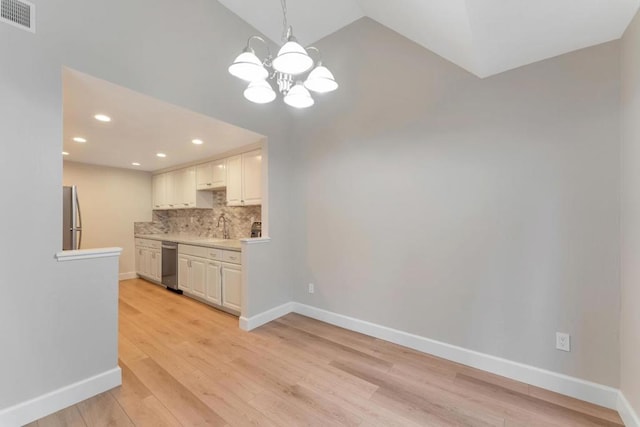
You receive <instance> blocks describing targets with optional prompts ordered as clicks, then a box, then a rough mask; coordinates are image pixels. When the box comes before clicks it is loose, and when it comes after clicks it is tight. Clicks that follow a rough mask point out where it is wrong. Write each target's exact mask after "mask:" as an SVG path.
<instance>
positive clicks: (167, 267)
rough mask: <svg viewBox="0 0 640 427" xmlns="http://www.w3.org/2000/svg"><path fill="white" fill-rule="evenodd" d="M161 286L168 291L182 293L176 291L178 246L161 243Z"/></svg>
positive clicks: (170, 243)
mask: <svg viewBox="0 0 640 427" xmlns="http://www.w3.org/2000/svg"><path fill="white" fill-rule="evenodd" d="M162 284H163V285H165V286H166V287H167V289H169V290H170V291H173V292H177V293H180V294H181V293H182V291H180V290H179V289H178V244H177V243H175V242H162Z"/></svg>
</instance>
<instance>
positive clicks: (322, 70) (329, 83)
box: [304, 65, 338, 93]
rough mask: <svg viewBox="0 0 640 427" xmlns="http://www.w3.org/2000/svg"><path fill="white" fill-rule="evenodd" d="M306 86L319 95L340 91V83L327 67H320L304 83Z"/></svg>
mask: <svg viewBox="0 0 640 427" xmlns="http://www.w3.org/2000/svg"><path fill="white" fill-rule="evenodd" d="M304 86H305V87H306V88H307V89H309V90H312V91H314V92H318V93H326V92H332V91H334V90H336V89H338V83H337V82H336V79H335V78H334V77H333V74H331V71H329V69H328V68H327V67H325V66H322V65H318V66H317V67H316V68H314V70H313V71H312V72H310V73H309V77H307V80H306V81H305V82H304Z"/></svg>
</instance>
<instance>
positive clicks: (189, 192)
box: [152, 149, 262, 209]
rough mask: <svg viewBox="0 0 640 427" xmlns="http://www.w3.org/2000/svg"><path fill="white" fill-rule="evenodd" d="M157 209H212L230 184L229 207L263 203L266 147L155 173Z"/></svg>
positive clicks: (155, 203)
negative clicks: (217, 192) (217, 196)
mask: <svg viewBox="0 0 640 427" xmlns="http://www.w3.org/2000/svg"><path fill="white" fill-rule="evenodd" d="M152 185H153V209H192V208H198V209H211V208H213V194H212V192H211V191H204V190H219V189H223V188H225V187H226V189H227V206H250V205H260V204H262V150H260V149H258V150H253V151H249V152H247V153H243V154H239V155H237V156H233V157H229V158H226V159H222V160H216V161H212V162H208V163H203V164H201V165H197V166H191V167H187V168H182V169H178V170H175V171H171V172H165V173H161V174H158V175H154V176H153V180H152Z"/></svg>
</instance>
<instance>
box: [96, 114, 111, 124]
mask: <svg viewBox="0 0 640 427" xmlns="http://www.w3.org/2000/svg"><path fill="white" fill-rule="evenodd" d="M93 117H94V118H95V119H96V120H98V121H100V122H105V123H107V122H110V121H111V117H109V116H105V115H104V114H96V115H95V116H93Z"/></svg>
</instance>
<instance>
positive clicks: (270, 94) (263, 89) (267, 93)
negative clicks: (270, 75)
mask: <svg viewBox="0 0 640 427" xmlns="http://www.w3.org/2000/svg"><path fill="white" fill-rule="evenodd" d="M244 97H245V98H247V99H248V100H249V101H251V102H255V103H256V104H268V103H269V102H271V101H273V100H274V99H276V92H275V91H274V90H273V88H272V87H271V85H270V84H269V83H267V81H266V80H256V81H254V82H251V83H249V87H247V88H246V89H245V91H244Z"/></svg>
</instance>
